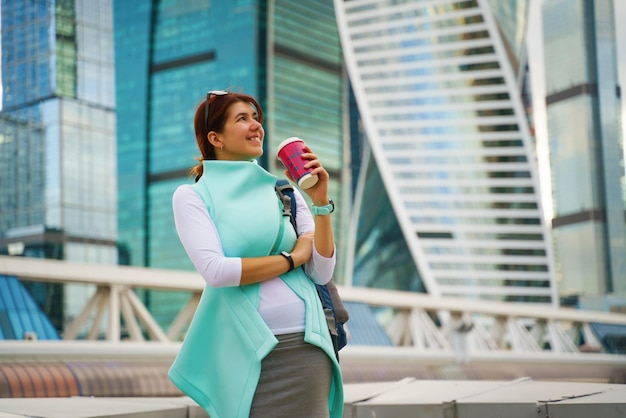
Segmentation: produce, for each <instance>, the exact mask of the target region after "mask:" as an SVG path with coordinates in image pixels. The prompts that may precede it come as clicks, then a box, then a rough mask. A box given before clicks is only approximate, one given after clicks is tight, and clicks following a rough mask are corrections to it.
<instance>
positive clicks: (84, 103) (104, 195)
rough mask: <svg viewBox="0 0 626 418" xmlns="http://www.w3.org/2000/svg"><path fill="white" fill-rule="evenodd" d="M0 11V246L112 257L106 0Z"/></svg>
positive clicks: (76, 257)
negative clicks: (0, 86) (0, 83)
mask: <svg viewBox="0 0 626 418" xmlns="http://www.w3.org/2000/svg"><path fill="white" fill-rule="evenodd" d="M1 10H2V86H3V103H2V112H1V113H0V120H1V122H2V123H1V125H0V126H1V128H0V130H1V132H0V171H1V172H2V176H0V252H1V253H3V254H7V253H11V254H14V255H24V256H29V257H44V258H57V259H65V260H70V261H79V262H93V263H109V264H115V263H117V248H116V240H117V233H116V224H117V183H116V165H115V160H116V158H115V154H116V144H115V139H116V138H115V137H116V133H115V124H116V122H115V94H114V66H113V43H112V29H113V28H112V24H113V21H112V13H111V2H110V1H108V0H94V1H92V0H47V1H37V2H33V1H22V0H17V1H7V0H3V1H2V9H1ZM68 291H72V290H71V289H66V292H68ZM46 293H49V292H43V294H46ZM44 297H45V296H44ZM71 299H72V298H66V303H70V302H71ZM66 309H69V311H70V312H71V311H72V309H71V307H68V306H66ZM57 319H58V318H57ZM53 320H54V318H53ZM59 320H62V318H61V319H59Z"/></svg>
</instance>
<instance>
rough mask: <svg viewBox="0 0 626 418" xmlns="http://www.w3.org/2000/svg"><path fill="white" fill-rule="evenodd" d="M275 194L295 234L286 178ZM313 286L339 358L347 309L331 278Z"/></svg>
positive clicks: (293, 208) (291, 197)
mask: <svg viewBox="0 0 626 418" xmlns="http://www.w3.org/2000/svg"><path fill="white" fill-rule="evenodd" d="M276 194H278V197H279V198H280V199H281V201H282V202H283V215H284V216H289V221H290V222H291V224H292V225H293V229H294V230H295V231H296V235H297V233H298V232H297V231H298V229H297V228H296V198H295V196H294V191H293V186H292V185H291V183H289V182H288V181H287V180H277V181H276ZM315 287H316V289H317V294H318V295H319V298H320V301H321V302H322V307H323V308H324V313H325V314H326V321H327V322H328V330H329V331H330V337H331V339H332V340H333V347H334V348H335V355H336V356H337V359H339V350H341V349H342V348H343V347H345V346H346V344H347V343H348V338H347V336H346V331H345V329H344V326H343V324H344V323H345V322H346V321H347V320H348V311H347V310H346V309H345V307H344V306H343V302H342V300H341V298H340V297H339V294H338V293H337V288H336V286H335V283H334V282H333V280H332V279H331V280H330V282H328V283H327V284H324V285H320V284H316V285H315ZM338 311H341V315H338Z"/></svg>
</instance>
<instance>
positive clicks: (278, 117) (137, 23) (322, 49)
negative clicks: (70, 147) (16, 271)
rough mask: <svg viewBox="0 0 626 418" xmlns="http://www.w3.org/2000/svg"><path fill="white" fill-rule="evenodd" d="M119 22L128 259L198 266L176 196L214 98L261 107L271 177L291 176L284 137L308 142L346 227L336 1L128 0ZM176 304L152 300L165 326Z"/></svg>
mask: <svg viewBox="0 0 626 418" xmlns="http://www.w3.org/2000/svg"><path fill="white" fill-rule="evenodd" d="M114 15H115V18H114V19H115V52H116V69H117V71H116V77H117V78H116V83H117V121H118V174H119V177H118V180H119V240H120V246H121V248H122V250H123V251H122V257H123V260H122V262H124V263H127V264H131V265H140V266H149V267H159V268H172V269H193V267H192V266H191V263H190V262H189V261H188V258H187V256H186V254H185V252H184V250H183V248H182V246H181V244H180V242H179V240H178V237H177V235H176V231H175V228H174V221H173V215H172V209H171V198H172V194H173V192H174V190H175V189H176V187H177V186H178V185H180V184H183V183H189V182H192V181H193V179H192V178H191V177H190V176H189V174H188V173H189V169H190V168H191V167H193V166H194V165H195V164H196V161H195V159H194V158H195V157H197V156H199V151H198V150H197V145H196V141H195V135H194V131H193V115H194V112H195V108H196V106H197V105H198V104H199V103H200V102H201V101H202V100H204V99H205V97H206V92H207V91H208V90H224V89H230V90H233V91H243V92H245V93H247V94H251V95H252V96H254V97H255V98H257V99H258V100H259V101H260V103H261V105H262V106H263V109H264V113H265V115H266V121H265V124H264V125H265V131H266V141H265V147H266V148H265V153H264V156H263V158H262V159H261V160H260V161H259V162H260V164H262V165H263V166H265V167H267V168H268V169H269V170H270V171H272V172H274V173H277V174H280V175H281V176H282V172H283V170H284V169H283V168H282V167H281V165H280V163H279V162H278V160H277V159H276V156H275V153H276V146H277V145H278V144H279V143H280V142H281V141H282V140H283V139H285V138H287V137H290V136H299V137H301V138H303V139H305V140H306V141H307V143H309V144H310V145H311V147H312V148H313V149H314V150H315V152H316V153H317V154H319V156H320V158H321V159H322V160H323V162H324V164H325V167H326V168H327V169H328V170H329V172H330V174H331V178H332V183H331V185H330V192H329V193H330V194H331V197H332V198H333V199H334V200H335V201H336V203H337V211H336V213H335V217H334V218H335V219H334V220H335V227H336V230H337V231H340V228H341V222H340V221H339V220H340V217H341V216H346V215H347V211H345V204H344V202H343V201H342V198H341V196H340V195H339V193H340V191H341V190H342V188H341V187H340V185H341V183H342V181H344V177H347V176H344V174H343V173H342V162H343V161H342V158H343V148H342V147H343V143H342V135H343V119H342V106H343V96H344V87H343V84H344V82H343V73H342V66H341V62H342V61H341V60H342V57H341V50H340V44H339V38H338V34H337V28H336V23H335V15H334V10H333V6H332V1H331V0H306V1H298V2H292V1H287V0H268V1H258V0H257V1H248V2H239V1H232V2H231V1H213V2H189V1H182V0H181V1H170V2H160V1H144V2H129V1H126V0H118V1H115V2H114ZM346 204H347V202H346ZM342 214H345V215H342ZM251 216H253V215H251ZM337 237H341V233H340V232H338V233H337ZM338 245H340V244H339V243H338ZM155 298H157V299H158V300H160V301H162V302H157V301H156V300H157V299H155ZM159 298H160V299H159ZM176 298H177V296H175V295H171V294H168V295H159V294H157V293H155V292H152V293H151V294H148V295H146V296H145V301H146V303H147V305H148V306H149V308H150V309H151V311H152V313H153V314H155V316H156V317H157V319H158V320H159V321H162V322H165V321H167V318H168V317H171V315H173V314H174V313H175V309H177V308H178V305H177V304H176V303H174V300H175V299H176ZM180 298H181V299H182V298H184V296H183V295H180ZM170 307H172V308H171V309H173V310H170ZM161 308H163V309H165V310H167V312H165V311H161Z"/></svg>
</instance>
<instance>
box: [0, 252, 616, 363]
mask: <svg viewBox="0 0 626 418" xmlns="http://www.w3.org/2000/svg"><path fill="white" fill-rule="evenodd" d="M0 274H3V275H10V276H17V277H18V278H20V279H21V280H30V281H40V282H57V283H73V284H77V283H82V284H85V285H94V286H95V289H96V290H95V293H94V294H93V296H92V297H91V298H90V299H89V300H88V301H87V302H86V303H85V306H84V308H83V309H82V311H81V312H80V313H79V314H78V315H77V316H76V317H75V318H74V319H73V321H72V322H71V323H70V324H69V325H68V326H67V327H66V328H65V330H64V332H63V339H64V340H75V339H77V338H78V337H79V335H80V336H83V337H81V338H84V339H87V340H97V339H99V338H101V335H102V334H104V336H105V339H106V340H107V341H108V342H120V341H121V340H122V331H123V330H122V326H121V323H122V319H123V321H124V324H125V326H126V331H127V334H128V340H130V341H134V342H148V341H152V342H157V343H158V342H160V343H171V342H177V341H179V340H180V338H181V335H182V334H183V332H184V331H185V329H186V327H187V325H188V324H189V321H190V320H191V318H192V316H193V314H194V312H195V308H196V306H197V304H198V302H199V298H200V294H201V292H202V289H203V288H204V282H203V280H202V279H201V278H200V276H199V275H198V274H197V273H195V272H186V271H171V270H161V269H153V268H139V267H128V266H111V265H96V264H77V263H70V262H64V261H55V260H42V259H31V258H22V257H10V256H0ZM135 289H157V290H170V291H189V292H190V294H191V298H190V299H189V301H188V302H187V304H186V305H185V306H184V307H183V308H182V309H181V310H180V312H179V314H178V316H177V317H176V318H175V320H174V321H173V322H172V323H171V324H170V325H169V327H168V330H167V332H165V331H163V329H162V328H161V327H160V326H159V325H158V323H157V322H156V321H155V320H154V318H153V317H152V315H151V314H150V312H149V311H148V309H147V308H146V307H145V306H144V304H143V303H142V302H141V300H140V299H139V298H138V297H137V296H136V294H135V292H134V290H135ZM339 293H340V294H341V296H342V298H343V299H344V301H345V302H354V303H363V304H366V305H368V306H370V307H376V308H387V309H385V310H386V312H387V314H388V315H387V317H388V318H389V320H387V321H384V323H383V325H381V326H383V327H384V329H385V331H386V333H387V335H388V336H389V337H390V339H391V341H392V342H393V344H394V347H391V348H396V349H399V350H401V351H405V350H406V348H411V350H412V352H421V353H431V354H432V353H442V352H443V353H448V354H449V355H452V356H454V357H455V358H456V360H457V361H458V362H466V361H468V360H469V358H470V357H471V356H475V355H477V354H478V355H480V354H481V353H482V354H486V353H492V354H496V353H508V354H509V355H513V356H515V355H519V356H521V357H524V358H528V357H529V356H530V357H532V356H533V355H536V356H541V357H545V355H546V354H548V355H555V356H558V355H565V354H568V355H569V354H575V355H577V356H579V357H577V358H580V361H581V362H585V361H591V360H592V358H593V356H602V358H606V356H607V354H606V353H602V346H601V344H600V342H599V341H598V340H597V338H596V337H595V335H594V333H593V331H592V330H591V324H593V323H602V324H617V325H626V315H624V314H616V313H607V312H596V311H581V310H575V309H570V308H554V307H550V306H541V305H532V304H520V303H507V302H491V301H484V300H468V299H458V298H457V299H455V298H447V297H446V298H444V297H431V296H428V295H424V294H417V293H412V292H401V291H391V290H381V289H370V288H357V287H341V286H339ZM104 318H106V320H103V319H104ZM355 320H356V319H355ZM102 323H104V330H103V329H102V327H103V326H102ZM347 328H348V331H349V329H350V322H348V325H347ZM144 335H147V336H148V341H146V338H145V337H144ZM581 339H582V340H584V341H585V344H584V346H581V345H580V344H579V341H580V340H581ZM357 351H358V350H357ZM611 357H613V358H614V360H616V361H617V362H618V363H619V362H622V363H623V364H625V365H626V356H623V355H612V356H611Z"/></svg>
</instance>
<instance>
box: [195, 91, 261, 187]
mask: <svg viewBox="0 0 626 418" xmlns="http://www.w3.org/2000/svg"><path fill="white" fill-rule="evenodd" d="M206 102H207V101H206V98H205V99H204V100H203V101H202V102H201V103H200V104H199V105H198V108H197V109H196V114H195V116H194V119H193V126H194V130H195V132H196V142H197V143H198V149H199V150H200V154H201V156H200V157H197V158H196V160H198V164H197V165H196V166H194V167H193V168H192V169H191V175H192V176H195V179H196V182H197V181H198V180H199V179H200V176H202V172H203V167H202V161H203V160H215V158H216V157H215V147H214V146H213V144H211V143H210V142H209V140H208V138H207V135H208V134H209V132H210V131H215V132H219V133H221V132H222V131H223V130H224V125H225V124H226V116H227V114H228V109H230V106H231V105H233V104H234V103H237V102H245V103H249V104H250V105H252V106H253V107H254V108H255V110H256V112H257V117H258V120H259V122H260V123H263V109H261V106H260V105H259V103H258V102H257V101H256V100H255V99H254V98H253V97H252V96H249V95H247V94H243V93H232V92H228V94H226V95H221V96H220V95H212V96H211V103H210V105H209V118H208V121H205V120H204V108H205V107H206V104H207V103H206ZM207 126H208V128H209V129H207Z"/></svg>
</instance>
